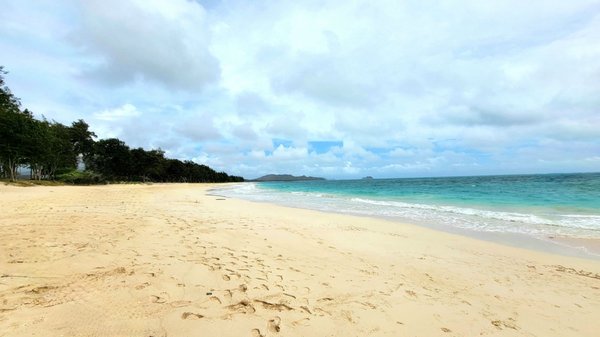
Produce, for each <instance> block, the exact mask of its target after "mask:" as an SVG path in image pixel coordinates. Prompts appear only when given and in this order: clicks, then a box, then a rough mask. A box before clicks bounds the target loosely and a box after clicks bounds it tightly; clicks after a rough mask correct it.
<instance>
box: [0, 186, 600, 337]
mask: <svg viewBox="0 0 600 337" xmlns="http://www.w3.org/2000/svg"><path fill="white" fill-rule="evenodd" d="M210 187H211V185H197V184H189V185H186V184H172V185H169V184H165V185H112V186H94V187H69V186H65V187H26V188H23V187H11V186H0V234H1V235H0V336H145V337H148V336H154V337H158V336H169V337H172V336H186V337H187V336H265V337H266V336H310V335H315V336H367V335H368V336H405V335H406V336H476V335H478V336H479V335H480V336H590V337H591V336H597V333H598V331H600V321H599V320H598V317H600V262H599V261H598V260H589V259H580V258H573V257H566V256H561V255H554V254H549V253H543V252H537V251H530V250H525V249H519V248H514V247H508V246H503V245H500V244H495V243H492V242H486V241H480V240H476V239H473V238H467V237H463V236H459V235H454V234H450V233H444V232H440V231H434V230H431V229H427V228H422V227H418V226H414V225H409V224H398V223H395V222H391V221H385V220H381V219H370V218H364V217H352V216H346V215H339V214H328V213H320V212H314V211H308V210H300V209H291V208H285V207H279V206H275V205H269V204H258V203H251V202H247V201H241V200H234V199H227V198H221V197H216V196H210V195H207V191H208V189H209V188H210Z"/></svg>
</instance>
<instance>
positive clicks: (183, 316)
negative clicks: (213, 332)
mask: <svg viewBox="0 0 600 337" xmlns="http://www.w3.org/2000/svg"><path fill="white" fill-rule="evenodd" d="M203 317H204V316H203V315H200V314H196V313H193V312H189V311H186V312H184V313H183V314H181V319H200V318H203Z"/></svg>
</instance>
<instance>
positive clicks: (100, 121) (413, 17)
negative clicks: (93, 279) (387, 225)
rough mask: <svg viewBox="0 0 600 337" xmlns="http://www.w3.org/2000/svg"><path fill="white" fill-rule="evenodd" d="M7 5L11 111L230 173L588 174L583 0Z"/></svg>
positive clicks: (590, 6) (592, 135)
mask: <svg viewBox="0 0 600 337" xmlns="http://www.w3.org/2000/svg"><path fill="white" fill-rule="evenodd" d="M5 5H6V6H5V8H8V11H3V12H0V19H1V20H2V22H3V27H2V29H0V49H1V50H3V51H7V52H6V53H5V54H3V57H4V60H3V62H6V63H5V64H4V65H5V66H6V67H7V69H8V70H9V71H10V72H11V73H10V74H9V76H8V77H7V80H8V84H9V86H11V89H13V91H14V92H15V93H16V94H17V96H19V97H21V98H22V99H23V104H24V106H26V107H30V108H32V109H33V110H34V112H36V113H37V114H40V115H41V114H44V115H46V116H47V117H49V118H52V119H53V118H56V119H57V120H59V121H61V122H63V123H70V122H71V121H73V120H76V119H79V118H83V119H85V120H87V121H88V122H89V123H90V125H91V127H92V129H93V130H95V131H96V132H97V133H98V134H99V135H100V136H102V137H108V136H111V137H119V138H121V139H123V140H124V141H126V142H127V143H128V144H131V145H132V146H144V147H158V146H160V147H162V148H163V149H164V150H166V151H167V153H168V154H169V155H173V156H177V157H178V158H182V159H190V158H193V159H194V160H197V161H199V162H200V161H202V162H203V163H206V164H209V165H213V166H215V168H217V169H219V170H225V171H228V172H232V173H235V174H241V175H244V176H260V175H263V174H265V173H271V172H279V173H294V174H312V175H325V176H328V177H360V176H365V175H373V176H387V177H393V176H422V175H456V174H490V173H519V172H552V171H589V170H597V165H596V166H595V167H596V168H594V165H595V164H597V160H596V159H594V158H596V157H597V153H599V152H600V141H599V139H600V131H599V129H598V127H597V125H600V120H599V115H598V108H599V107H600V105H599V104H600V101H598V98H597V97H598V89H597V88H599V87H600V45H599V44H598V43H597V41H598V40H599V39H600V35H599V34H600V33H599V32H600V5H599V4H598V2H597V1H595V0H582V1H578V2H576V3H575V2H566V1H563V2H551V3H547V2H544V3H541V2H539V1H533V2H527V3H525V2H522V1H517V0H508V1H503V2H493V3H492V2H481V1H476V0H462V1H459V2H455V3H445V2H438V3H435V4H432V3H428V2H422V1H401V2H398V1H377V2H367V1H352V2H339V1H333V0H326V1H318V2H313V1H307V2H306V1H305V2H297V1H287V0H284V1H278V2H265V1H255V2H252V3H248V2H247V1H241V0H232V1H227V2H221V1H213V0H206V1H204V0H203V1H186V0H173V1H166V0H149V1H140V0H129V1H98V0H94V1H85V2H76V1H71V2H65V3H62V2H58V3H57V2H53V1H41V2H39V3H36V5H35V8H34V5H32V4H30V3H28V2H23V1H16V0H8V2H7V3H6V4H5ZM9 12H10V14H9ZM32 16H33V19H30V18H31V17H32ZM124 103H127V104H124ZM142 111H143V114H142V113H141V112H142ZM273 139H279V140H286V141H288V142H287V143H277V144H274V143H273Z"/></svg>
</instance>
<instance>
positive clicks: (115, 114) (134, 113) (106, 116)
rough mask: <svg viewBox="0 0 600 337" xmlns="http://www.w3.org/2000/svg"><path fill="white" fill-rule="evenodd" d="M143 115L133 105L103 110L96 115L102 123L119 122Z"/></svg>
mask: <svg viewBox="0 0 600 337" xmlns="http://www.w3.org/2000/svg"><path fill="white" fill-rule="evenodd" d="M141 114H142V112H141V111H139V110H138V109H137V108H136V107H135V106H134V105H133V104H129V103H127V104H124V105H122V106H120V107H118V108H114V109H110V110H103V111H100V112H97V113H95V114H94V117H95V118H96V119H99V120H102V121H119V120H122V119H125V118H131V117H138V116H140V115H141Z"/></svg>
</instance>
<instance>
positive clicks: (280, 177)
mask: <svg viewBox="0 0 600 337" xmlns="http://www.w3.org/2000/svg"><path fill="white" fill-rule="evenodd" d="M307 180H325V178H320V177H307V176H293V175H291V174H267V175H266V176H262V177H260V178H256V179H253V180H248V181H307Z"/></svg>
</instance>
